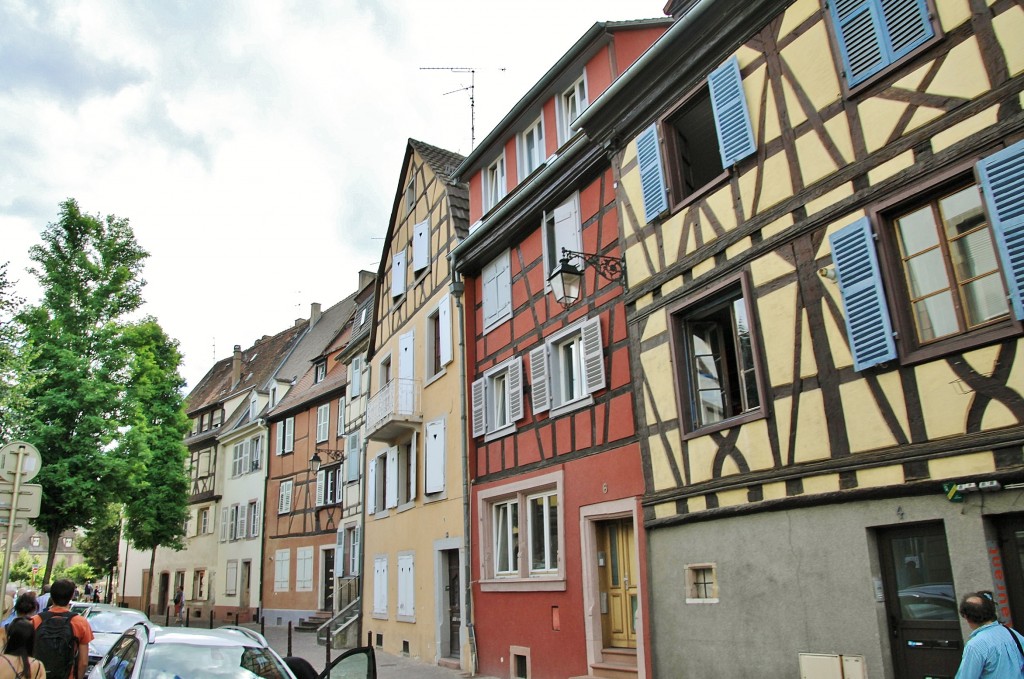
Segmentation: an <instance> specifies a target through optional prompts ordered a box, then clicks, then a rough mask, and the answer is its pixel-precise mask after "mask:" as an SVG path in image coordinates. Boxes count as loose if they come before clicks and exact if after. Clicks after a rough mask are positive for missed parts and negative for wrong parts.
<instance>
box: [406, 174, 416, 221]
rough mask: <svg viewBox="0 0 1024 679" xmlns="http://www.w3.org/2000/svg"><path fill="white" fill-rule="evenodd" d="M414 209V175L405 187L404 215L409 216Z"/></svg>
mask: <svg viewBox="0 0 1024 679" xmlns="http://www.w3.org/2000/svg"><path fill="white" fill-rule="evenodd" d="M415 207H416V175H413V176H412V177H409V183H408V184H406V185H405V214H411V213H412V211H413V208H415Z"/></svg>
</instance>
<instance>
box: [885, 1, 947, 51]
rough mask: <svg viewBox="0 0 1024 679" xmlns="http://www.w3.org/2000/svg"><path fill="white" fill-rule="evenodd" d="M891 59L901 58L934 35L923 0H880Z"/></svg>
mask: <svg viewBox="0 0 1024 679" xmlns="http://www.w3.org/2000/svg"><path fill="white" fill-rule="evenodd" d="M881 5H882V16H883V17H884V19H885V32H886V38H887V42H888V47H889V49H890V50H891V52H890V56H891V60H892V61H896V60H897V59H902V58H903V57H905V56H906V55H908V54H910V53H911V52H913V51H914V50H915V49H917V48H918V47H919V46H921V45H923V44H924V43H925V42H926V41H928V40H930V39H931V38H932V36H934V35H935V29H934V28H932V22H931V20H930V19H929V18H928V7H927V6H926V5H925V0H881Z"/></svg>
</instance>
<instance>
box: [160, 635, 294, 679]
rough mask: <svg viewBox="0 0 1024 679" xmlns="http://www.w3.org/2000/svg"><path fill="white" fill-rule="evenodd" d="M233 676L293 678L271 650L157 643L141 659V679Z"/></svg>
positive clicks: (265, 678) (240, 678) (244, 678)
mask: <svg viewBox="0 0 1024 679" xmlns="http://www.w3.org/2000/svg"><path fill="white" fill-rule="evenodd" d="M175 676H178V677H223V678H227V677H230V678H231V679H252V678H253V677H263V678H264V679H290V677H291V675H290V674H289V673H288V670H287V669H286V668H285V667H284V665H283V664H282V662H281V661H280V660H279V659H278V657H277V655H276V654H275V653H274V652H273V651H271V650H270V649H269V648H257V647H252V646H240V645H239V646H197V645H195V644H170V643H168V644H155V645H151V646H150V647H149V648H147V649H146V653H145V655H144V656H143V658H142V679H173V677H175Z"/></svg>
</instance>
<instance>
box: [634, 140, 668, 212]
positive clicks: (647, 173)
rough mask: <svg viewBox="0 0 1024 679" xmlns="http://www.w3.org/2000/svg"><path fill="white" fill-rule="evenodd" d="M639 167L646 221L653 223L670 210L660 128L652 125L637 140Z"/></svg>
mask: <svg viewBox="0 0 1024 679" xmlns="http://www.w3.org/2000/svg"><path fill="white" fill-rule="evenodd" d="M636 157H637V166H638V168H639V170H640V190H641V192H642V194H643V198H644V221H646V222H651V221H653V220H654V219H655V217H657V216H658V215H660V214H661V213H662V212H664V211H665V210H667V209H668V195H667V194H666V192H665V191H666V187H665V173H664V170H662V168H661V147H660V146H659V145H658V126H657V125H656V124H655V125H651V126H650V127H648V128H647V129H646V130H644V131H643V132H641V133H640V136H639V137H637V138H636Z"/></svg>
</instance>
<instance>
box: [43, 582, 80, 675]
mask: <svg viewBox="0 0 1024 679" xmlns="http://www.w3.org/2000/svg"><path fill="white" fill-rule="evenodd" d="M74 591H75V583H73V582H71V581H70V580H56V581H55V582H54V583H53V584H52V585H51V586H50V609H49V610H47V611H43V612H41V613H38V614H36V615H35V616H34V617H33V618H32V623H33V624H34V625H35V626H36V639H35V651H34V653H33V656H34V657H35V658H36V659H38V660H40V661H42V663H43V665H44V666H45V667H46V679H83V678H84V677H85V670H86V668H87V667H88V665H89V642H90V641H92V639H93V636H92V628H91V627H89V622H88V621H87V620H86V619H85V618H83V617H82V616H80V615H78V614H77V613H72V612H71V609H70V608H68V604H69V603H71V595H72V594H73V593H74Z"/></svg>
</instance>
